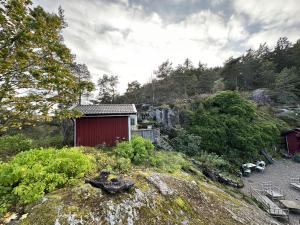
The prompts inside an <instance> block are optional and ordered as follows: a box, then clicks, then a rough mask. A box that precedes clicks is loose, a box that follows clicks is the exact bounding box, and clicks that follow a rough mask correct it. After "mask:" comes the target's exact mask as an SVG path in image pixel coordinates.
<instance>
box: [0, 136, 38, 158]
mask: <svg viewBox="0 0 300 225" xmlns="http://www.w3.org/2000/svg"><path fill="white" fill-rule="evenodd" d="M33 147H34V146H33V141H32V140H31V139H29V138H27V137H25V136H24V135H22V134H17V135H13V136H8V135H6V136H2V137H0V155H6V156H12V155H15V154H17V153H19V152H22V151H26V150H29V149H31V148H33Z"/></svg>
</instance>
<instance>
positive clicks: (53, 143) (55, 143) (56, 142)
mask: <svg viewBox="0 0 300 225" xmlns="http://www.w3.org/2000/svg"><path fill="white" fill-rule="evenodd" d="M62 142H63V136H62V135H54V136H45V137H43V138H38V139H35V140H34V141H33V143H34V145H35V146H36V147H42V148H50V147H53V148H61V147H63V146H62Z"/></svg>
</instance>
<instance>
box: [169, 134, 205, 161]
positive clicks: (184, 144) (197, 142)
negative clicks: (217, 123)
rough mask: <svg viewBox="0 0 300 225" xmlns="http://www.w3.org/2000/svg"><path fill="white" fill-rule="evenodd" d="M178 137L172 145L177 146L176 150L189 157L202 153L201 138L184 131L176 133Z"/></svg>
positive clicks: (173, 140)
mask: <svg viewBox="0 0 300 225" xmlns="http://www.w3.org/2000/svg"><path fill="white" fill-rule="evenodd" d="M176 135H177V136H176V137H175V138H173V139H172V143H173V145H174V146H176V150H177V151H180V152H183V153H185V154H187V155H190V156H193V155H196V154H199V153H200V151H201V137H199V136H197V135H194V134H189V133H188V132H187V131H186V130H184V129H179V130H177V131H176Z"/></svg>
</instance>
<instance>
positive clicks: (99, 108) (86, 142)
mask: <svg viewBox="0 0 300 225" xmlns="http://www.w3.org/2000/svg"><path fill="white" fill-rule="evenodd" d="M74 109H75V110H77V111H79V112H81V113H82V114H83V115H82V116H81V117H80V118H76V119H74V120H75V122H74V145H75V146H90V147H94V146H97V145H106V146H114V145H115V144H116V143H117V142H118V141H122V140H130V138H131V130H132V129H133V128H134V127H135V126H136V121H137V115H136V114H137V112H136V108H135V105H133V104H102V105H78V106H76V107H75V108H74Z"/></svg>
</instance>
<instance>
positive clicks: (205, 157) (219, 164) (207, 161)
mask: <svg viewBox="0 0 300 225" xmlns="http://www.w3.org/2000/svg"><path fill="white" fill-rule="evenodd" d="M196 159H197V160H198V161H199V162H200V163H201V164H202V166H204V167H206V168H208V169H219V170H222V171H224V170H225V171H226V170H228V169H229V167H230V164H229V162H228V161H226V160H225V159H223V158H222V157H220V156H218V155H216V154H215V153H210V154H209V153H207V152H203V153H201V154H200V155H198V156H197V157H196Z"/></svg>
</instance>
